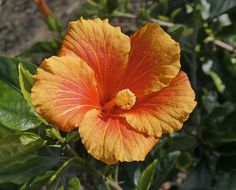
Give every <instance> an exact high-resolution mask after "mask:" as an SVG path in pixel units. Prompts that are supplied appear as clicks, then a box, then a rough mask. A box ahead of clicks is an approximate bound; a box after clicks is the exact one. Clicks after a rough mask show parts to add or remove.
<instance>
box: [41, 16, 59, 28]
mask: <svg viewBox="0 0 236 190" xmlns="http://www.w3.org/2000/svg"><path fill="white" fill-rule="evenodd" d="M45 23H46V24H47V26H48V28H49V30H51V31H52V32H61V30H62V28H61V24H60V23H59V21H58V20H57V19H56V17H54V16H47V17H45Z"/></svg>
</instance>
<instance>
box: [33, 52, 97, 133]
mask: <svg viewBox="0 0 236 190" xmlns="http://www.w3.org/2000/svg"><path fill="white" fill-rule="evenodd" d="M34 78H35V84H34V86H33V88H32V94H31V97H32V102H33V104H34V106H35V107H36V110H37V112H38V113H39V114H40V115H41V116H42V117H44V118H45V119H46V120H48V121H49V122H51V123H53V124H55V125H56V126H57V127H58V128H59V129H61V130H63V131H70V130H72V129H73V128H75V127H78V125H79V123H80V121H81V119H82V118H83V115H84V114H85V113H86V111H88V110H91V109H93V108H95V107H98V106H99V101H98V96H97V90H96V84H95V80H94V77H93V72H92V70H91V68H89V66H88V65H87V64H86V63H84V62H83V61H82V60H81V59H79V58H78V57H72V56H64V57H56V56H53V57H51V58H49V59H46V60H45V61H44V62H43V63H42V64H41V66H40V68H39V69H38V70H37V73H36V75H35V76H34Z"/></svg>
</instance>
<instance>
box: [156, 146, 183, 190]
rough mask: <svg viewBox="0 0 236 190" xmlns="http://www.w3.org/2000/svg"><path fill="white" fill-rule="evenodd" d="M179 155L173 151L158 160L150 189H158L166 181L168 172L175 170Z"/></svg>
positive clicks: (178, 152)
mask: <svg viewBox="0 0 236 190" xmlns="http://www.w3.org/2000/svg"><path fill="white" fill-rule="evenodd" d="M179 155H180V151H174V152H170V153H169V154H167V155H166V156H165V157H163V158H162V159H159V162H158V164H157V170H156V175H155V178H154V182H153V185H152V189H159V188H160V186H161V185H162V183H164V182H165V181H166V179H167V177H168V176H169V174H170V172H171V171H172V170H173V169H174V168H175V165H176V161H177V159H178V157H179Z"/></svg>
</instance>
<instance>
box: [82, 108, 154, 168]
mask: <svg viewBox="0 0 236 190" xmlns="http://www.w3.org/2000/svg"><path fill="white" fill-rule="evenodd" d="M79 133H80V136H81V138H82V142H83V143H84V145H85V147H86V149H87V150H88V152H89V153H90V154H92V155H93V156H94V157H95V158H96V159H98V160H101V161H103V162H105V163H107V164H113V163H116V162H118V161H127V162H130V161H138V160H144V158H145V156H146V155H147V153H148V152H149V151H150V150H151V149H152V147H153V146H154V145H155V144H156V143H157V142H158V139H155V138H154V137H149V136H147V135H145V134H142V133H140V132H137V131H136V130H134V129H133V128H131V127H130V126H129V124H128V123H127V122H125V120H124V119H123V120H122V119H121V118H112V117H109V118H107V119H104V118H102V117H101V116H99V112H98V111H97V110H95V109H94V110H91V111H89V112H88V113H87V114H86V115H85V117H84V119H83V121H82V122H81V124H80V127H79Z"/></svg>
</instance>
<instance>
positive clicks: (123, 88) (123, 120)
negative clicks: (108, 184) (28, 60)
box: [32, 18, 196, 164]
mask: <svg viewBox="0 0 236 190" xmlns="http://www.w3.org/2000/svg"><path fill="white" fill-rule="evenodd" d="M34 79H35V84H34V86H33V88H32V102H33V104H34V105H35V107H36V110H37V112H38V113H39V114H40V115H42V116H43V117H44V118H45V119H47V120H48V121H49V122H51V123H53V124H54V125H56V127H58V128H59V129H61V130H62V131H66V132H69V131H71V130H73V129H74V128H78V129H79V134H80V136H81V139H82V142H83V143H84V145H85V147H86V149H87V150H88V152H89V153H90V154H92V155H93V156H94V157H95V158H96V159H98V160H101V161H103V162H105V163H107V164H112V163H116V162H118V161H128V162H130V161H135V160H144V158H145V156H146V155H147V153H148V152H149V151H150V150H151V149H152V148H153V146H154V145H155V144H156V143H157V142H158V141H159V138H160V137H161V136H162V135H163V134H166V133H170V132H173V131H175V130H179V129H180V128H181V127H182V125H183V122H184V121H186V120H187V118H188V117H189V114H190V113H191V112H192V111H193V109H194V107H195V105H196V102H195V101H194V99H195V93H194V91H193V90H192V88H191V85H190V83H189V80H188V77H187V75H186V74H185V73H184V72H182V71H180V47H179V44H178V43H176V42H175V41H174V40H173V39H171V37H170V36H169V35H168V34H167V33H166V32H164V31H163V30H162V29H161V27H160V26H159V25H157V24H154V23H150V24H147V25H145V26H144V27H143V28H141V29H140V30H139V31H137V32H136V33H135V34H133V35H132V36H131V37H130V38H129V37H128V36H126V35H125V34H123V33H122V32H121V30H120V28H119V27H113V26H111V25H110V24H109V23H108V20H100V19H95V20H84V19H82V18H81V19H80V20H78V21H74V22H71V23H70V25H69V28H68V31H67V34H66V36H65V39H64V41H63V43H62V47H61V50H60V53H59V56H53V57H50V58H49V59H45V60H44V61H43V63H42V64H41V66H40V68H39V69H38V70H37V73H36V75H35V76H34Z"/></svg>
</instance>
